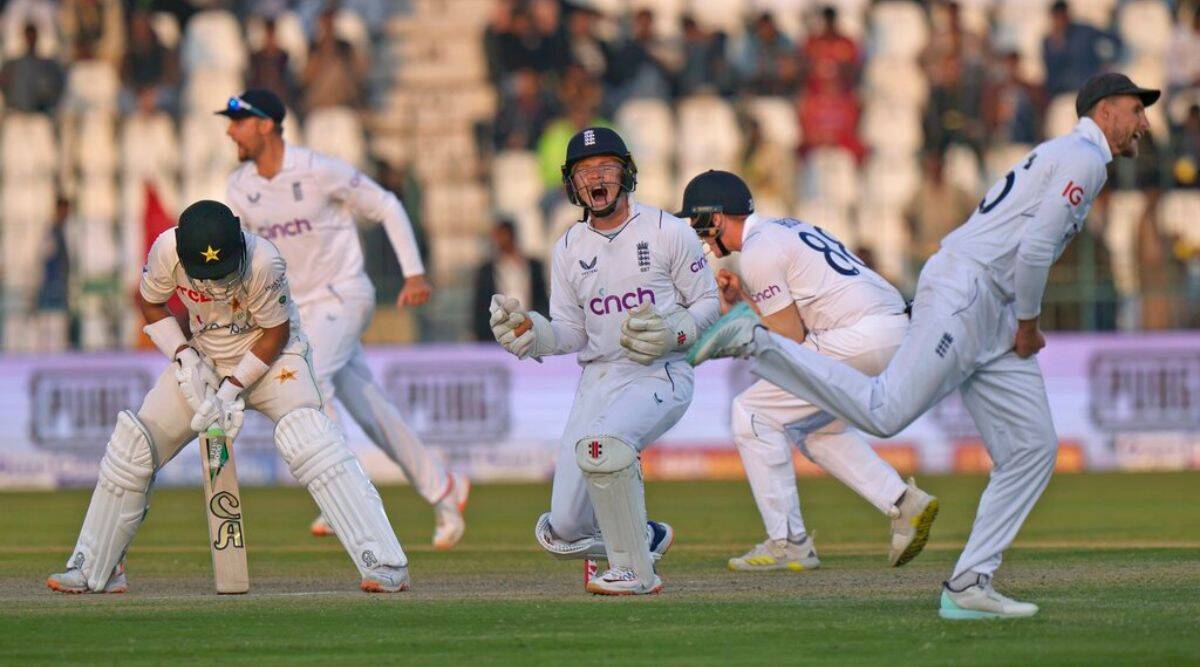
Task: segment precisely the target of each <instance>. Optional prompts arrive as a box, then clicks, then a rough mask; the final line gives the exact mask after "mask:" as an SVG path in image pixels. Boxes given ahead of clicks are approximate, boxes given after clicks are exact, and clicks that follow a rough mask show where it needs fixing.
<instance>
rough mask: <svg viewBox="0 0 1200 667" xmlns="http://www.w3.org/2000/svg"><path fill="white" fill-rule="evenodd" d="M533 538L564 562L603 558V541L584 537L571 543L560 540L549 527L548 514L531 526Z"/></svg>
mask: <svg viewBox="0 0 1200 667" xmlns="http://www.w3.org/2000/svg"><path fill="white" fill-rule="evenodd" d="M533 536H534V538H535V539H537V542H538V544H539V545H540V546H541V547H542V548H543V549H545V550H546V551H548V552H550V554H551V555H552V556H554V557H555V558H562V559H564V560H571V559H583V558H592V559H598V558H604V557H605V553H604V541H603V540H600V539H598V538H596V537H584V538H581V539H578V540H575V541H573V542H570V541H567V540H563V539H560V538H559V537H558V536H556V535H555V534H554V531H553V529H552V528H551V526H550V513H549V512H546V513H545V514H543V515H541V516H540V517H538V520H537V523H536V524H534V526H533Z"/></svg>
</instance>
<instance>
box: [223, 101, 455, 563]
mask: <svg viewBox="0 0 1200 667" xmlns="http://www.w3.org/2000/svg"><path fill="white" fill-rule="evenodd" d="M217 113H218V114H220V115H223V116H227V117H228V118H229V121H230V122H229V128H228V130H227V131H226V134H228V135H229V137H230V139H232V140H233V142H234V143H235V144H236V145H237V149H238V160H239V161H241V162H242V165H241V166H240V167H239V168H238V169H237V170H235V171H234V172H233V173H232V174H230V176H229V186H228V190H227V198H228V200H229V205H230V206H231V207H232V208H233V209H234V211H236V212H237V213H238V216H239V217H240V218H241V220H242V224H243V225H245V226H246V228H247V229H249V230H251V231H253V232H255V233H257V234H259V235H261V236H263V237H264V238H267V239H270V240H271V241H272V242H274V243H275V244H276V245H277V246H278V247H279V250H280V252H281V253H282V254H283V257H284V259H286V260H287V263H288V278H289V280H290V281H291V283H292V292H293V294H294V295H295V299H296V305H297V306H298V307H299V308H300V319H301V321H302V322H303V323H304V330H305V332H306V333H307V334H308V337H309V340H310V342H311V344H312V347H313V363H314V367H315V369H316V374H317V385H318V386H319V387H320V389H321V396H322V397H323V398H324V399H325V404H326V410H327V411H329V413H330V415H331V416H333V417H336V414H337V413H336V411H334V408H333V400H334V398H337V399H339V400H340V401H341V403H342V405H343V406H345V407H346V410H347V412H349V413H350V416H351V417H352V418H353V419H354V421H355V422H356V423H358V425H359V426H360V427H361V428H362V430H363V432H364V433H366V435H367V437H368V438H370V439H371V442H373V443H375V445H376V446H377V447H379V448H380V449H381V450H382V451H383V452H384V453H385V454H387V455H388V457H389V458H391V459H392V460H393V461H395V462H396V463H397V464H398V465H399V466H400V468H401V469H402V470H403V471H404V474H405V476H406V477H407V478H408V480H409V482H410V483H411V484H412V485H413V488H415V489H416V491H417V492H418V493H419V494H421V496H422V497H424V498H425V499H426V500H427V501H429V503H430V504H431V505H433V507H434V513H435V516H436V522H437V525H436V529H435V531H434V536H433V545H434V547H435V548H438V549H449V548H451V547H453V546H454V545H455V544H457V543H458V541H459V540H460V539H462V535H463V532H464V530H465V529H466V523H465V521H464V520H463V515H462V510H463V508H464V507H465V506H466V503H467V494H468V493H469V491H470V484H469V482H468V481H467V479H466V478H465V477H463V476H461V475H457V474H447V472H446V470H445V468H444V467H443V466H442V464H441V462H440V461H438V460H437V459H436V458H435V457H433V456H431V455H430V453H429V451H428V450H427V449H426V448H425V446H424V445H422V444H421V441H420V440H418V439H417V436H416V435H415V434H414V433H413V432H412V431H411V430H409V428H408V426H407V425H406V424H405V423H404V419H403V417H402V416H401V415H400V411H399V410H398V409H397V408H396V406H395V405H393V404H392V402H391V401H390V400H388V398H387V396H386V394H385V393H384V391H383V389H382V388H381V387H380V386H379V385H378V384H376V382H375V380H374V378H373V377H372V375H371V370H370V368H369V367H368V366H367V363H366V360H365V358H364V356H363V348H362V343H361V342H360V339H361V337H362V334H363V332H364V331H365V330H366V328H367V325H368V324H370V321H371V315H372V313H373V312H374V310H375V287H374V286H373V285H372V284H371V281H370V279H369V278H368V277H367V274H366V271H365V270H364V269H363V255H362V247H361V245H360V242H359V239H358V229H357V227H356V226H355V222H354V216H355V215H358V216H360V217H363V218H366V219H369V220H373V221H374V220H378V221H382V223H383V226H384V229H385V230H386V231H387V235H388V238H389V239H390V240H391V242H392V247H393V248H394V249H395V251H396V257H397V258H399V260H400V266H401V269H402V271H403V272H404V278H405V280H404V288H403V290H402V291H401V292H400V296H399V299H398V300H397V305H398V306H400V307H405V306H418V305H420V304H422V303H425V302H426V301H427V300H428V299H429V295H430V292H431V289H430V286H429V283H428V282H427V281H426V280H425V276H424V272H425V267H424V265H423V263H422V262H421V255H420V253H419V251H418V249H417V244H416V240H415V238H414V237H413V231H412V225H411V223H410V222H409V219H408V215H407V213H405V211H404V207H403V206H402V205H401V204H400V202H399V200H397V199H396V196H395V195H393V194H392V193H390V192H388V191H387V190H385V189H383V188H382V187H380V186H379V185H378V184H377V183H375V181H373V180H371V179H370V178H368V177H367V176H365V175H363V174H362V173H361V172H359V171H358V170H357V169H355V168H354V167H352V166H350V165H349V164H346V163H345V162H343V161H341V160H338V159H336V158H332V157H329V156H326V155H321V154H320V153H316V152H314V151H311V150H309V149H307V148H301V147H298V146H290V145H287V144H286V143H285V142H284V140H283V125H282V123H283V119H284V114H285V110H284V106H283V103H282V102H281V101H280V100H279V98H278V97H276V96H275V95H274V94H273V93H271V92H268V91H264V90H249V91H246V92H244V93H242V94H241V95H239V96H237V97H231V98H230V99H229V102H228V104H227V105H226V107H225V108H224V109H222V110H220V111H218V112H217ZM311 529H312V532H313V534H314V535H318V536H324V535H330V534H332V532H333V531H332V528H331V526H330V524H329V522H328V521H327V520H326V518H325V517H324V516H323V515H322V516H319V517H317V519H316V520H315V521H314V522H313V524H312V527H311Z"/></svg>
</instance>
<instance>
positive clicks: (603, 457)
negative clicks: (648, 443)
mask: <svg viewBox="0 0 1200 667" xmlns="http://www.w3.org/2000/svg"><path fill="white" fill-rule="evenodd" d="M637 460H638V453H637V450H636V449H634V447H633V445H630V444H629V443H627V442H625V441H624V440H622V439H620V438H614V437H612V436H608V435H599V436H594V437H588V438H582V439H580V440H579V441H578V442H576V443H575V461H576V462H577V463H579V469H580V470H582V471H583V472H584V473H585V474H595V473H617V472H621V471H623V470H626V469H628V468H629V467H630V466H634V467H636V466H637Z"/></svg>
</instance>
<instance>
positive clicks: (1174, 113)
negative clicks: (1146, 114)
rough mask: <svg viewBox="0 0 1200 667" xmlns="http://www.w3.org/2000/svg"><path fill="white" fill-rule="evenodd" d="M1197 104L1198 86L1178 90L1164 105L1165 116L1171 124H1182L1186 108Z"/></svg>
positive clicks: (1199, 101) (1198, 96)
mask: <svg viewBox="0 0 1200 667" xmlns="http://www.w3.org/2000/svg"><path fill="white" fill-rule="evenodd" d="M1160 104H1161V103H1160ZM1197 105H1200V87H1196V88H1184V89H1182V90H1178V91H1176V92H1175V93H1174V94H1173V95H1171V99H1170V101H1169V102H1168V103H1167V105H1166V109H1167V117H1168V118H1169V119H1170V121H1171V124H1172V125H1182V124H1183V121H1184V119H1186V118H1187V114H1188V109H1189V108H1191V107H1193V106H1197ZM1152 108H1153V107H1152Z"/></svg>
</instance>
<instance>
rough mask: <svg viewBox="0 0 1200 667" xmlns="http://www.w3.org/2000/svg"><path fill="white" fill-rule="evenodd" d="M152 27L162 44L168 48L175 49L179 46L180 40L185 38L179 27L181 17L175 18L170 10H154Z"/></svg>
mask: <svg viewBox="0 0 1200 667" xmlns="http://www.w3.org/2000/svg"><path fill="white" fill-rule="evenodd" d="M150 28H151V29H152V30H154V34H155V36H157V37H158V41H160V42H162V45H163V46H165V47H167V48H168V49H174V48H176V47H178V46H179V42H180V41H182V40H183V35H182V30H180V28H179V19H177V18H175V15H174V14H171V13H170V12H154V14H153V15H151V17H150Z"/></svg>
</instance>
